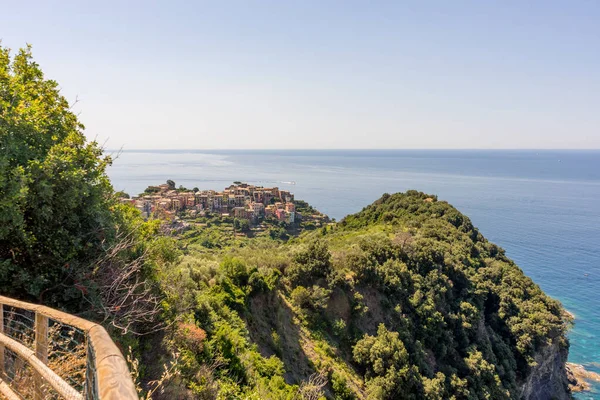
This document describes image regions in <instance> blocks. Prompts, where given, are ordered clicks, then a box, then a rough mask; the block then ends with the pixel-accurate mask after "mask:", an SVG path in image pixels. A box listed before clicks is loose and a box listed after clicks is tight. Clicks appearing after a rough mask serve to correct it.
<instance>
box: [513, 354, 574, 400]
mask: <svg viewBox="0 0 600 400" xmlns="http://www.w3.org/2000/svg"><path fill="white" fill-rule="evenodd" d="M567 356H568V350H567V349H565V348H563V347H561V346H560V345H559V344H558V343H556V342H555V343H553V344H552V345H550V346H546V347H544V348H543V349H542V350H541V351H540V352H538V354H537V355H536V357H535V361H536V363H537V365H536V366H535V367H533V368H532V369H531V371H530V373H529V374H528V375H527V380H526V381H525V382H524V383H523V384H522V386H521V398H522V399H525V400H549V399H556V400H569V399H571V394H570V390H569V380H568V378H567V370H566V368H565V364H566V361H567Z"/></svg>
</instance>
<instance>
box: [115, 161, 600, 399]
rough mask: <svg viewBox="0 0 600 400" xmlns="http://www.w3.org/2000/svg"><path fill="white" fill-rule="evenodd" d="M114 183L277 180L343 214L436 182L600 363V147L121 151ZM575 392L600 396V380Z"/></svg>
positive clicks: (577, 346)
mask: <svg viewBox="0 0 600 400" xmlns="http://www.w3.org/2000/svg"><path fill="white" fill-rule="evenodd" d="M109 175H110V177H111V178H112V181H113V185H114V186H115V189H117V190H125V191H126V192H128V193H130V194H137V193H140V192H142V191H143V190H144V188H145V187H146V186H148V185H154V184H158V183H162V182H165V181H166V180H167V179H172V180H174V181H175V182H176V183H177V185H180V184H181V185H184V186H186V187H190V188H192V187H195V186H197V187H199V188H200V189H222V188H224V187H225V186H228V185H229V184H230V183H231V182H233V181H245V182H249V183H254V184H262V185H264V186H279V187H280V188H285V189H289V190H291V191H292V192H294V193H295V195H296V198H299V199H303V200H306V201H308V202H309V203H310V204H312V205H313V206H315V207H316V208H318V209H319V210H321V211H322V212H324V213H326V214H328V215H329V216H330V217H333V218H336V219H338V220H339V219H341V218H342V217H344V216H345V215H347V214H350V213H355V212H357V211H360V210H361V209H362V208H363V207H364V206H366V205H368V204H370V203H371V202H373V201H374V200H376V199H377V198H379V197H380V196H381V195H382V194H383V193H386V192H388V193H394V192H400V191H406V190H408V189H416V190H420V191H423V192H427V193H432V194H436V195H438V196H439V198H440V199H441V200H447V201H448V202H450V203H451V204H453V205H454V206H455V207H457V208H458V209H459V210H460V211H461V212H463V213H464V214H466V215H468V216H469V217H470V218H471V220H472V221H473V223H474V225H475V226H477V227H478V228H479V229H480V231H481V232H482V233H483V234H484V236H486V237H487V238H488V239H489V240H491V241H493V242H495V243H496V244H498V245H500V246H502V247H503V248H504V249H505V250H506V252H507V254H508V256H509V257H511V258H512V259H514V260H515V261H516V263H517V264H518V265H519V266H520V267H521V268H522V269H523V270H524V271H525V273H526V274H527V275H529V276H530V277H531V278H532V279H533V280H534V281H535V282H536V283H537V284H539V285H540V286H541V287H542V289H543V290H544V291H545V292H546V293H548V294H549V295H550V296H552V297H554V298H556V299H558V300H560V301H561V302H562V303H563V304H564V306H565V307H566V308H567V309H568V310H569V311H570V312H572V313H573V314H574V315H575V317H576V320H575V326H574V328H573V329H572V330H571V332H570V335H569V336H570V340H571V350H570V361H572V362H575V363H579V364H583V365H585V366H586V368H588V369H590V370H593V371H596V372H600V364H598V363H600V151H598V150H595V151H541V150H540V151H530V150H527V151H513V150H510V151H509V150H506V151H504V150H503V151H491V150H490V151H481V150H468V151H467V150H452V151H450V150H447V151H446V150H444V151H441V150H440V151H437V150H427V151H425V150H423V151H421V150H355V151H352V150H320V151H309V150H294V151H292V150H286V151H272V150H270V151H266V150H264V151H263V150H261V151H246V150H244V151H242V150H239V151H203V150H194V151H189V150H186V151H175V150H172V151H124V152H122V153H121V154H120V155H119V157H118V158H117V159H116V160H115V162H114V165H113V166H112V167H111V168H110V170H109ZM577 398H579V399H600V386H598V385H597V386H596V387H594V390H593V391H592V393H585V394H578V395H577Z"/></svg>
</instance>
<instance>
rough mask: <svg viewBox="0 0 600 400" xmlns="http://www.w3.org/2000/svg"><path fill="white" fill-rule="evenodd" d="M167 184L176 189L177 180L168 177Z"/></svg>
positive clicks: (171, 188)
mask: <svg viewBox="0 0 600 400" xmlns="http://www.w3.org/2000/svg"><path fill="white" fill-rule="evenodd" d="M167 185H169V189H170V190H175V187H176V186H175V181H173V180H171V179H167Z"/></svg>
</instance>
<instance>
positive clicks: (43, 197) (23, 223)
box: [0, 47, 115, 302]
mask: <svg viewBox="0 0 600 400" xmlns="http://www.w3.org/2000/svg"><path fill="white" fill-rule="evenodd" d="M83 130H84V127H83V125H82V124H81V123H80V122H79V121H78V119H77V117H76V115H75V114H74V113H73V112H72V111H71V108H70V105H69V103H68V102H67V100H66V99H65V98H64V97H63V96H62V95H61V94H60V92H59V88H58V84H57V83H56V82H55V81H52V80H48V79H45V78H44V75H43V73H42V71H41V69H40V68H39V66H38V64H37V63H35V61H33V58H32V55H31V49H30V47H27V48H25V49H21V50H20V51H19V52H18V53H17V54H16V55H15V56H14V58H12V59H11V55H10V52H9V50H8V49H5V48H2V47H0V149H2V152H1V154H0V290H2V292H3V293H6V294H10V295H16V296H19V297H30V298H37V299H38V300H41V299H44V300H47V299H48V300H50V301H52V302H63V301H70V300H71V301H72V300H76V299H79V298H81V294H82V293H81V292H82V291H84V290H85V289H83V287H82V283H83V281H84V280H85V279H86V277H87V273H88V272H89V270H88V268H89V265H90V264H91V261H92V260H93V259H94V258H95V257H97V256H98V254H99V253H101V252H102V248H103V245H104V244H105V243H106V241H107V240H110V239H111V237H114V235H115V232H114V229H113V228H114V221H113V218H114V217H113V214H112V213H111V208H112V207H113V206H114V204H115V201H114V196H113V189H112V187H111V185H110V182H109V180H108V177H107V175H106V167H107V166H109V165H110V163H111V159H110V157H107V156H104V155H103V154H102V149H101V148H100V146H99V145H98V144H97V143H96V142H86V138H85V136H84V134H83Z"/></svg>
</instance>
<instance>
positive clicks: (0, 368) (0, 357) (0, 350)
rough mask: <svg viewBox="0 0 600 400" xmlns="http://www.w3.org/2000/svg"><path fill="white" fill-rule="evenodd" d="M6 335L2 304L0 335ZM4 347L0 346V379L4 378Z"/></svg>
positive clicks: (0, 304) (0, 305)
mask: <svg viewBox="0 0 600 400" xmlns="http://www.w3.org/2000/svg"><path fill="white" fill-rule="evenodd" d="M1 334H4V304H2V303H0V335H1ZM4 368H5V365H4V345H0V377H4Z"/></svg>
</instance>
